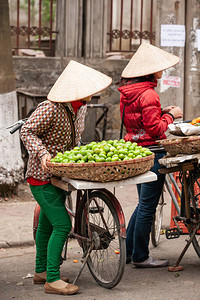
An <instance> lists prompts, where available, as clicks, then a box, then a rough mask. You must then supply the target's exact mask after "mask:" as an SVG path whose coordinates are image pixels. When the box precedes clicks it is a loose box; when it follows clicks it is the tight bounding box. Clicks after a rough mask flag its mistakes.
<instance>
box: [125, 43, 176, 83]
mask: <svg viewBox="0 0 200 300" xmlns="http://www.w3.org/2000/svg"><path fill="white" fill-rule="evenodd" d="M179 61H180V58H179V57H178V56H175V55H173V54H171V53H168V52H167V51H164V50H162V49H160V48H158V47H155V46H153V45H151V44H148V43H142V44H141V45H140V47H139V48H138V50H137V51H136V53H135V54H134V55H133V57H132V58H131V60H130V61H129V63H128V65H127V66H126V67H125V69H124V70H123V72H122V74H121V76H122V77H124V78H134V77H141V76H145V75H149V74H154V73H156V72H159V71H163V70H166V69H168V68H170V67H172V66H174V65H176V64H177V63H178V62H179Z"/></svg>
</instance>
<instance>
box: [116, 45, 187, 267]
mask: <svg viewBox="0 0 200 300" xmlns="http://www.w3.org/2000/svg"><path fill="white" fill-rule="evenodd" d="M178 62H179V58H178V57H176V56H174V55H172V54H169V53H168V52H165V51H163V50H161V49H159V48H157V47H155V46H152V45H150V44H147V43H143V44H141V46H140V47H139V48H138V50H137V52H136V53H135V55H134V56H133V57H132V59H131V60H130V62H129V63H128V65H127V66H126V68H125V69H124V71H123V72H122V78H121V81H120V83H119V85H120V87H119V88H118V90H119V91H120V93H121V98H120V111H121V117H122V120H123V124H124V126H125V128H126V132H127V134H126V135H125V140H126V141H131V142H136V143H137V144H138V145H141V146H145V147H148V148H150V149H151V150H152V151H153V152H155V161H154V166H153V168H152V169H151V171H153V172H155V173H156V174H157V181H155V182H151V183H143V184H139V185H138V186H137V189H138V195H139V203H138V206H137V207H136V209H135V211H134V212H133V215H132V216H131V219H130V221H129V224H128V227H127V239H126V246H127V263H129V262H131V261H132V262H133V264H134V265H135V266H136V267H163V266H167V265H168V261H167V260H157V259H155V258H153V257H151V256H149V249H148V245H149V237H150V232H151V225H152V221H153V215H154V214H155V211H156V206H157V204H158V200H159V197H160V195H161V192H162V188H163V185H164V179H165V176H164V175H163V174H160V173H159V171H158V170H159V168H160V167H161V166H160V165H159V162H158V160H159V159H160V158H162V157H163V156H164V155H165V152H164V149H162V148H159V147H158V146H157V143H156V140H158V139H165V138H166V135H165V131H166V130H167V128H168V124H170V123H173V121H174V119H176V118H181V117H182V116H183V114H182V111H181V109H180V108H179V107H175V106H169V107H166V108H165V109H163V110H162V109H161V104H160V99H159V95H158V94H157V92H156V91H155V90H154V89H155V87H156V86H157V80H158V79H160V78H161V77H162V71H163V70H165V69H167V68H170V67H172V66H174V65H175V64H177V63H178Z"/></svg>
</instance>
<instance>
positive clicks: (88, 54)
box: [14, 0, 200, 138]
mask: <svg viewBox="0 0 200 300" xmlns="http://www.w3.org/2000/svg"><path fill="white" fill-rule="evenodd" d="M85 3H87V5H86V6H85V5H84V4H85ZM155 3H156V5H154V9H155V14H156V24H155V27H156V46H158V47H160V38H161V36H160V28H161V24H174V25H185V24H186V33H187V34H186V47H163V49H164V50H166V51H168V52H170V53H172V54H175V55H177V56H179V57H180V58H181V62H180V63H179V64H178V65H177V66H175V67H173V68H170V69H168V70H166V71H164V76H176V77H179V78H180V86H179V87H171V86H166V85H165V86H164V85H163V82H162V80H161V81H160V84H159V85H158V88H157V91H158V93H159V94H160V99H161V105H162V107H165V106H168V105H178V106H180V107H181V108H182V109H183V110H184V118H185V119H192V118H194V117H196V116H198V115H199V112H198V104H199V102H200V89H199V81H200V71H199V69H198V63H199V59H200V58H199V55H200V54H199V52H198V51H197V48H196V40H195V30H196V29H197V28H199V26H200V24H199V12H200V2H199V0H190V1H189V0H188V1H187V0H180V1H177V0H168V1H167V2H166V1H162V0H155ZM166 3H167V5H166ZM185 3H186V5H185ZM58 4H59V5H60V7H59V12H60V13H61V16H60V19H58V18H57V19H58V20H60V21H59V22H58V24H57V25H58V28H57V29H58V30H59V32H60V34H59V35H58V40H57V48H56V54H57V57H55V58H54V57H51V58H30V57H14V69H15V73H16V84H17V88H23V89H24V90H26V91H29V92H32V93H36V94H43V95H47V93H48V91H49V90H50V88H51V86H52V85H53V84H54V82H55V81H56V79H57V78H58V76H59V75H60V73H61V72H62V70H63V69H64V68H65V66H66V65H67V63H68V62H69V61H70V60H71V59H74V60H76V61H78V62H81V63H84V64H86V65H88V66H91V67H93V68H95V69H97V70H99V71H101V72H104V73H105V74H107V75H109V76H111V77H112V78H113V84H112V85H111V86H110V87H109V88H108V89H107V90H106V91H103V92H102V94H101V98H100V102H103V103H108V105H109V113H108V129H109V130H108V131H109V133H110V134H109V136H107V138H110V137H111V138H115V137H118V136H119V130H120V123H121V120H120V115H119V99H120V95H119V92H118V90H117V87H116V86H115V84H114V83H115V82H117V81H118V80H119V79H120V74H121V72H122V70H123V69H124V67H125V66H126V65H127V63H128V60H126V59H123V60H122V59H119V60H115V59H110V60H109V59H106V58H105V50H106V43H105V40H104V38H105V36H106V25H105V24H104V26H96V25H97V22H96V21H97V20H98V21H99V23H98V24H100V25H102V24H103V23H104V22H106V17H105V15H106V10H107V9H108V6H107V2H106V1H105V0H101V1H99V2H98V8H99V9H98V10H95V8H94V1H93V0H89V1H85V0H76V1H73V3H72V1H69V0H67V1H65V0H62V1H59V2H58ZM62 8H63V9H62ZM83 10H86V11H85V13H86V15H87V21H84V20H82V13H83ZM70 11H71V13H70ZM104 11H105V12H104ZM103 12H104V13H103ZM57 13H58V12H57ZM66 14H67V16H70V15H71V16H73V22H71V25H70V24H68V26H66V24H65V21H66V18H67V17H66ZM69 20H70V19H69ZM80 24H82V25H83V28H84V34H85V36H84V37H85V39H84V40H82V41H81V39H82V34H83V32H82V30H81V29H80V28H79V26H80ZM70 26H71V27H70ZM89 26H91V28H90V27H89ZM67 28H69V29H68V31H70V32H67V31H66V30H67ZM89 28H90V29H91V30H89ZM101 28H102V33H104V35H102V33H101V34H100V33H99V30H100V29H101ZM103 36H104V38H103ZM61 37H62V38H61ZM98 37H99V40H98ZM99 41H100V42H99ZM132 54H133V53H131V55H132Z"/></svg>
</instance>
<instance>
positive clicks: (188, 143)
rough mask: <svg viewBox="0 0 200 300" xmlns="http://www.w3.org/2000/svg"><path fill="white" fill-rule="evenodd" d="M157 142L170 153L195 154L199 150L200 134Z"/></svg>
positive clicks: (173, 154)
mask: <svg viewBox="0 0 200 300" xmlns="http://www.w3.org/2000/svg"><path fill="white" fill-rule="evenodd" d="M157 143H158V144H159V145H160V146H161V145H162V146H163V147H164V149H165V151H167V152H168V153H169V154H170V155H172V156H175V155H177V154H195V153H199V152H200V136H190V137H183V138H182V137H180V138H173V139H166V140H159V141H157Z"/></svg>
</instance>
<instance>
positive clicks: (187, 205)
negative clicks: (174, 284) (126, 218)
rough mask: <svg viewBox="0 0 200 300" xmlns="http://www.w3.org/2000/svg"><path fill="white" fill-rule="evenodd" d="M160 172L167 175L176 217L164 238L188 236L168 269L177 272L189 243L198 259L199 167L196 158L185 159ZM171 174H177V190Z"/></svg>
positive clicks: (199, 226) (199, 253) (199, 246)
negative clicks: (178, 182)
mask: <svg viewBox="0 0 200 300" xmlns="http://www.w3.org/2000/svg"><path fill="white" fill-rule="evenodd" d="M161 160H162V159H161ZM160 172H161V173H163V174H167V176H166V178H167V179H166V180H165V183H166V182H168V184H167V189H168V191H169V193H170V195H171V197H172V201H173V203H174V205H175V207H176V210H177V215H175V216H174V217H173V220H174V223H175V227H174V228H171V229H167V230H166V238H167V239H174V238H179V237H180V235H182V234H188V235H189V239H188V240H187V243H186V245H185V247H184V249H183V250H182V252H181V254H180V256H179V258H178V259H177V261H176V263H175V265H174V267H169V270H170V271H177V270H181V269H182V267H180V266H179V263H180V261H181V259H182V258H183V256H184V254H185V252H186V251H187V249H188V247H189V246H190V244H191V243H192V245H193V247H194V249H195V251H196V253H197V255H198V257H199V258H200V237H199V233H200V232H199V228H200V192H199V190H200V166H199V161H198V157H197V158H191V159H190V158H187V159H186V160H185V161H184V162H180V163H177V165H176V166H174V167H169V168H163V169H161V170H160ZM173 172H179V177H180V183H181V186H182V187H181V189H179V187H178V184H177V183H176V181H175V179H174V177H173V175H172V173H173ZM168 176H169V178H170V179H171V182H172V184H173V186H174V187H175V188H176V191H177V192H178V195H179V196H180V206H179V204H178V199H177V198H176V197H175V194H174V192H173V191H172V188H171V184H170V183H169V181H168ZM162 208H163V206H162ZM160 222H161V220H160ZM180 224H184V225H185V227H186V228H187V232H186V233H184V232H183V230H182V229H181V226H180Z"/></svg>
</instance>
